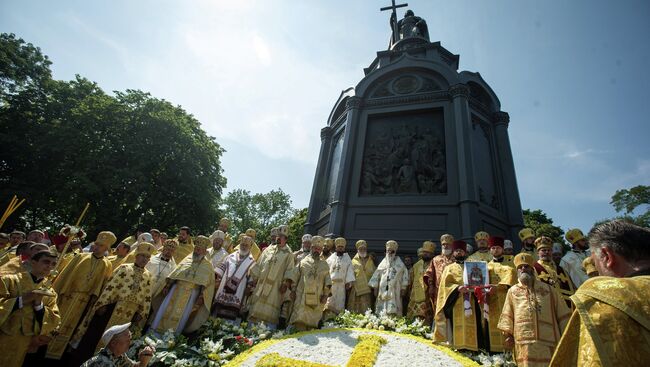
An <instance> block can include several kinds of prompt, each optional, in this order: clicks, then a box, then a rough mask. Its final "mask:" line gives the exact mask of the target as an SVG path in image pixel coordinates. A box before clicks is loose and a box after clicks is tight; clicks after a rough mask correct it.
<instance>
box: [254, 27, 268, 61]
mask: <svg viewBox="0 0 650 367" xmlns="http://www.w3.org/2000/svg"><path fill="white" fill-rule="evenodd" d="M253 49H254V50H255V54H256V55H257V59H258V60H259V61H260V62H261V63H262V65H264V66H269V65H271V50H270V49H269V46H268V45H267V43H266V41H264V39H263V38H262V37H260V36H259V35H257V34H254V35H253Z"/></svg>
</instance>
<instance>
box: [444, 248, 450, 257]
mask: <svg viewBox="0 0 650 367" xmlns="http://www.w3.org/2000/svg"><path fill="white" fill-rule="evenodd" d="M442 254H443V255H445V256H449V255H451V249H450V248H443V249H442Z"/></svg>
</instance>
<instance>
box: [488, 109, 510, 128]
mask: <svg viewBox="0 0 650 367" xmlns="http://www.w3.org/2000/svg"><path fill="white" fill-rule="evenodd" d="M492 121H494V123H495V124H496V125H500V124H503V125H506V126H508V124H510V115H509V114H508V113H507V112H504V111H498V112H495V113H493V114H492Z"/></svg>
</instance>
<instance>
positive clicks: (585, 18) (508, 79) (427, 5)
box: [0, 0, 650, 231]
mask: <svg viewBox="0 0 650 367" xmlns="http://www.w3.org/2000/svg"><path fill="white" fill-rule="evenodd" d="M408 2H409V5H410V6H409V8H410V9H412V10H414V11H415V14H416V15H419V16H422V17H423V18H425V19H426V20H427V23H428V25H429V34H430V36H431V40H432V41H440V42H441V43H442V45H443V46H444V47H446V48H447V49H448V50H449V51H451V52H453V53H455V54H459V55H460V69H461V70H470V71H478V72H480V73H481V75H482V76H483V78H484V79H485V80H486V81H487V82H488V83H489V84H490V85H491V86H492V89H493V90H494V91H495V92H496V93H497V95H499V97H500V100H501V105H502V109H503V110H504V111H507V112H509V113H510V120H511V123H510V128H509V130H510V138H511V144H512V150H513V155H514V157H515V166H516V171H517V179H518V183H519V191H520V195H521V200H522V206H523V207H524V208H533V209H536V208H540V209H543V210H544V211H545V212H546V213H548V214H549V215H550V216H551V217H552V218H553V219H554V220H555V222H556V223H557V224H559V225H560V226H562V227H563V228H565V229H567V228H569V227H574V226H577V227H580V228H582V229H583V230H585V231H586V230H589V228H590V227H591V225H592V224H593V223H594V221H596V220H599V219H603V218H606V217H610V216H613V215H615V213H614V211H613V209H612V207H611V205H610V204H609V200H610V197H611V195H612V194H613V193H614V192H615V191H616V190H617V189H619V188H626V187H631V186H634V185H638V184H650V147H649V144H648V140H649V139H648V138H649V137H650V127H648V122H650V121H649V116H650V74H649V73H648V65H650V42H648V40H647V37H648V35H650V2H647V1H632V0H626V1H618V2H614V1H587V0H580V1H578V0H572V1H560V0H554V1H550V0H549V1H539V0H537V1H532V0H494V1H476V0H475V1H468V0H456V1H445V2H443V1H425V0H411V1H408ZM389 3H390V1H388V0H364V1H343V0H330V1H280V0H273V1H268V0H267V1H263V0H236V1H235V0H231V1H214V0H213V1H180V0H178V1H162V0H158V1H132V0H131V1H125V0H113V1H56V2H55V1H15V0H3V1H2V3H1V4H0V32H13V33H16V34H17V35H18V36H19V37H21V38H24V39H25V40H26V41H28V42H32V43H34V44H35V45H37V46H39V47H41V49H42V50H43V51H44V53H45V54H47V55H48V56H49V57H50V58H51V60H52V61H53V63H54V64H53V66H52V69H53V72H54V77H55V78H57V79H64V80H69V79H72V78H74V75H75V74H80V75H82V76H84V77H87V78H89V79H91V80H93V81H96V82H98V83H99V85H100V86H101V87H102V88H104V90H106V91H113V90H124V89H127V88H129V89H141V90H144V91H148V92H151V93H152V94H153V95H154V96H156V97H159V98H164V99H167V100H169V101H171V102H173V103H174V104H179V105H181V106H183V107H184V108H185V109H186V110H187V111H188V112H190V113H192V114H194V115H195V116H196V117H197V118H198V119H199V120H200V121H201V123H202V124H203V127H204V128H205V129H206V130H207V131H208V133H209V134H210V135H212V136H215V137H216V138H217V141H218V142H219V143H220V144H221V145H222V146H223V147H224V148H226V150H227V152H226V153H225V155H224V156H223V166H224V169H225V174H226V177H227V178H228V188H227V190H232V189H235V188H244V189H248V190H251V191H253V192H267V191H269V190H271V189H274V188H278V187H280V188H282V189H283V190H284V191H286V192H288V193H289V194H290V195H291V197H292V198H293V203H294V206H296V207H305V206H307V205H308V203H309V196H310V193H311V185H312V182H313V179H314V171H315V166H316V161H317V159H318V150H319V147H320V137H319V133H320V128H321V127H323V126H324V125H325V122H326V119H327V116H328V115H329V112H330V109H331V108H332V105H333V103H334V102H335V101H336V98H337V97H338V95H339V93H340V91H341V90H342V89H345V88H347V87H348V86H353V85H355V84H356V83H357V82H358V81H359V80H360V79H361V78H362V77H363V70H362V69H363V67H366V66H368V64H369V63H370V62H371V61H372V60H373V58H374V56H375V52H376V51H379V50H383V49H384V48H385V47H386V45H387V41H388V37H389V31H390V30H389V28H388V14H387V13H385V12H384V13H380V12H379V11H378V10H379V7H381V6H385V5H387V4H389ZM399 14H400V16H401V15H402V14H403V9H401V11H400V13H399Z"/></svg>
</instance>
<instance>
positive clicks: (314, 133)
mask: <svg viewBox="0 0 650 367" xmlns="http://www.w3.org/2000/svg"><path fill="white" fill-rule="evenodd" d="M252 3H253V2H250V1H249V2H248V3H247V5H242V6H241V7H240V6H229V5H224V3H221V2H216V3H214V2H203V3H200V4H201V5H200V6H198V7H192V8H191V9H187V8H183V9H182V11H181V10H179V12H178V13H179V16H178V21H177V23H176V25H175V29H173V32H172V33H173V34H175V35H176V36H175V39H172V40H170V44H169V45H167V47H166V48H165V49H164V51H162V54H161V55H157V57H151V55H146V56H147V57H146V58H143V59H142V60H143V61H142V62H144V63H146V65H143V66H142V67H141V68H140V69H142V70H146V74H145V75H144V76H142V79H144V80H145V81H144V84H145V86H143V88H144V89H146V90H150V91H151V92H152V93H153V94H154V95H156V96H161V97H164V98H166V99H169V100H171V101H174V103H178V104H180V105H182V106H183V107H184V108H185V109H187V110H188V111H190V112H191V113H192V114H194V115H195V116H196V117H197V118H198V119H199V121H201V123H202V124H203V127H204V128H205V129H206V130H207V131H208V132H209V133H210V134H211V135H213V136H216V137H217V140H219V139H220V138H225V139H229V140H233V141H236V142H238V143H241V144H246V145H247V146H250V147H251V149H257V150H259V152H261V153H262V154H264V155H266V156H268V157H272V158H285V159H289V160H294V161H300V162H308V163H309V164H313V163H314V162H316V160H317V157H318V151H319V147H320V137H319V133H320V129H321V128H322V127H323V126H324V125H325V123H326V120H327V116H328V115H329V112H330V109H331V108H332V106H333V103H334V102H335V100H336V98H337V97H338V95H339V93H340V91H341V90H342V89H344V88H346V87H347V86H348V83H349V82H348V81H349V80H354V79H355V76H356V75H357V74H359V70H351V68H350V69H347V70H346V71H340V70H336V69H333V67H331V66H330V65H328V64H326V63H325V62H322V61H321V60H314V59H313V58H311V57H310V55H309V53H308V52H306V50H305V49H304V47H302V46H304V45H303V44H300V43H295V44H294V43H292V38H291V37H288V36H287V35H286V34H285V33H283V32H285V30H283V29H282V28H281V27H278V24H281V23H282V22H283V19H279V18H278V17H282V16H284V17H289V16H290V15H286V14H285V15H278V14H276V13H275V9H274V8H272V7H270V6H269V7H268V8H266V9H263V8H264V7H265V6H267V5H268V4H262V3H259V4H257V5H255V6H251V4H252ZM258 6H259V7H261V8H262V9H259V8H258ZM272 139H273V140H275V141H280V142H281V144H279V145H277V144H276V145H275V146H276V148H275V149H269V148H268V147H269V142H270V141H271V140H272Z"/></svg>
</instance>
